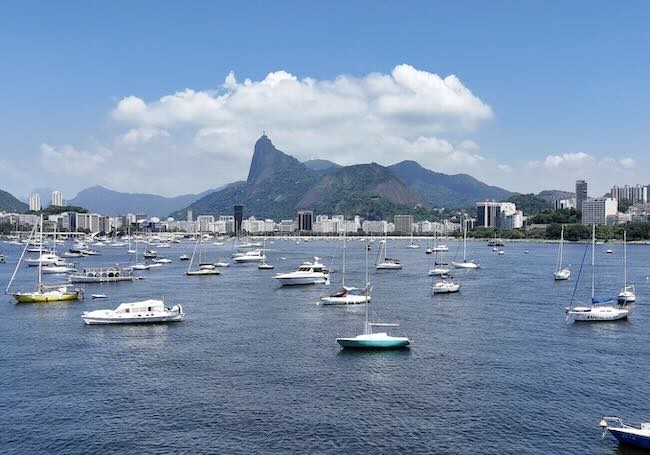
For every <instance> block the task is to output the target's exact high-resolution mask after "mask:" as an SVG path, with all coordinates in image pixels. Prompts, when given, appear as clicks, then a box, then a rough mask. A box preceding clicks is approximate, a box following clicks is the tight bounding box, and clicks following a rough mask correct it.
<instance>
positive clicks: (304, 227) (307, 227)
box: [298, 210, 314, 231]
mask: <svg viewBox="0 0 650 455" xmlns="http://www.w3.org/2000/svg"><path fill="white" fill-rule="evenodd" d="M313 222H314V212H312V211H311V210H301V211H299V212H298V230H299V231H311V228H312V224H313Z"/></svg>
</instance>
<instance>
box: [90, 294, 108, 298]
mask: <svg viewBox="0 0 650 455" xmlns="http://www.w3.org/2000/svg"><path fill="white" fill-rule="evenodd" d="M90 297H92V298H93V299H106V298H108V296H107V295H106V294H90Z"/></svg>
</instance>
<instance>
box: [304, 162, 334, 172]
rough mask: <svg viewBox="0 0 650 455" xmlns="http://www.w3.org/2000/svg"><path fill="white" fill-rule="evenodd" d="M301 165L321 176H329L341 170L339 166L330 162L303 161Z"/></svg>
mask: <svg viewBox="0 0 650 455" xmlns="http://www.w3.org/2000/svg"><path fill="white" fill-rule="evenodd" d="M302 164H304V165H305V166H307V167H308V168H309V169H311V170H312V171H316V172H319V173H321V174H329V173H331V172H334V171H336V170H337V169H340V168H341V165H339V164H336V163H334V162H332V161H330V160H308V161H303V162H302Z"/></svg>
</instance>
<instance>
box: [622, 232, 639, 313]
mask: <svg viewBox="0 0 650 455" xmlns="http://www.w3.org/2000/svg"><path fill="white" fill-rule="evenodd" d="M618 302H619V303H622V304H625V303H634V302H636V291H635V289H634V285H633V284H627V231H623V289H621V292H619V293H618Z"/></svg>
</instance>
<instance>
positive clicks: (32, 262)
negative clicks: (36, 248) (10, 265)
mask: <svg viewBox="0 0 650 455" xmlns="http://www.w3.org/2000/svg"><path fill="white" fill-rule="evenodd" d="M25 263H26V264H27V265H28V266H30V267H38V266H39V265H43V266H47V265H60V266H66V265H70V264H68V263H66V262H65V261H62V260H61V258H60V257H59V256H57V255H56V254H54V253H44V254H41V255H40V256H39V257H37V258H36V259H32V258H29V259H25Z"/></svg>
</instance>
